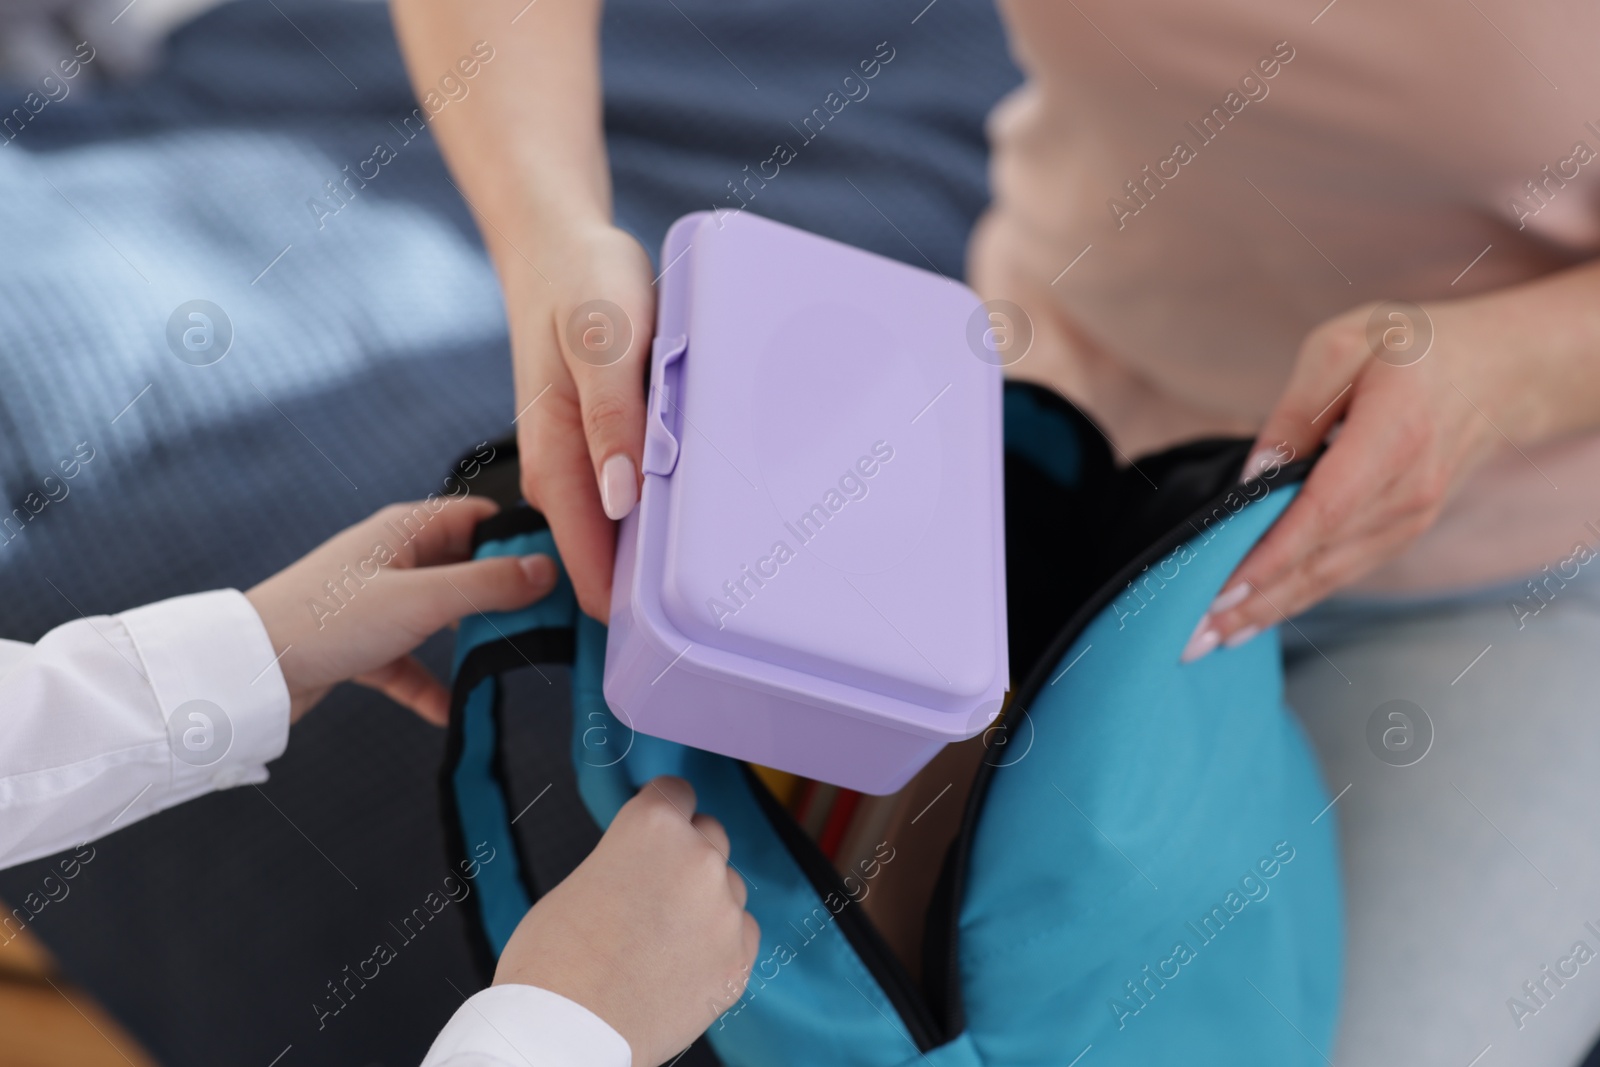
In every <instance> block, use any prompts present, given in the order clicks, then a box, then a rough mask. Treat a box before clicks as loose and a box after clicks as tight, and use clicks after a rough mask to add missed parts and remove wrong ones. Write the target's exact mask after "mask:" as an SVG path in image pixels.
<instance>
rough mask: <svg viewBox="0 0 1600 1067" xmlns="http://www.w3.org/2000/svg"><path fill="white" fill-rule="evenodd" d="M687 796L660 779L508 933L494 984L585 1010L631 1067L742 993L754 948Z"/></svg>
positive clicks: (714, 843) (716, 841) (724, 856)
mask: <svg viewBox="0 0 1600 1067" xmlns="http://www.w3.org/2000/svg"><path fill="white" fill-rule="evenodd" d="M694 803H695V799H694V790H693V789H691V788H690V786H689V783H688V782H685V781H684V780H683V779H681V778H657V779H655V780H654V781H651V782H649V783H647V784H646V785H645V787H644V788H643V789H641V790H640V791H639V793H638V795H637V796H635V797H634V798H633V799H632V800H630V801H628V803H626V804H624V805H623V807H622V810H621V811H619V812H618V813H617V817H616V818H615V819H614V820H612V823H611V828H610V829H608V830H607V831H606V834H605V836H604V837H603V838H601V839H600V844H599V845H598V846H596V848H595V850H594V852H592V853H591V854H590V855H589V858H588V859H586V860H584V861H583V862H582V863H581V864H579V865H578V869H577V870H575V871H573V872H572V874H571V875H569V876H568V877H567V879H566V880H565V881H563V882H562V883H561V884H560V885H558V886H556V887H555V888H554V889H553V890H551V891H550V892H549V893H547V894H546V895H545V897H544V898H543V899H542V900H540V901H539V903H537V904H535V905H534V906H533V908H532V910H530V911H529V912H528V914H527V916H526V917H524V918H523V920H522V923H521V925H520V926H518V927H517V930H516V933H514V934H512V935H511V940H510V942H509V943H507V945H506V948H505V952H504V953H503V954H502V955H501V956H500V966H499V968H498V969H497V970H496V971H495V976H494V983H495V984H496V985H505V984H507V983H519V984H522V985H532V986H538V987H539V988H541V989H548V990H549V991H550V992H552V993H559V994H561V995H562V996H564V997H566V998H567V999H568V1000H571V1001H575V1002H576V1003H578V1004H582V1005H583V1006H584V1007H586V1008H588V1009H589V1010H590V1011H592V1012H594V1013H595V1014H596V1015H598V1016H599V1017H600V1018H601V1019H603V1020H605V1022H606V1023H608V1024H609V1025H610V1026H611V1028H612V1029H613V1030H615V1031H617V1033H619V1034H621V1035H622V1036H623V1038H624V1039H626V1040H627V1042H628V1045H629V1046H630V1047H631V1048H632V1049H633V1063H634V1067H655V1065H656V1064H661V1063H665V1062H666V1061H667V1060H669V1059H671V1058H672V1057H673V1056H676V1055H677V1054H678V1053H679V1052H681V1051H683V1049H684V1048H686V1047H687V1046H688V1045H689V1043H690V1042H692V1041H693V1040H694V1039H695V1038H696V1037H698V1036H700V1034H701V1033H702V1032H704V1031H705V1029H706V1027H708V1026H710V1025H711V1023H712V1022H713V1021H715V1019H716V1017H717V1016H718V1015H720V1014H722V1012H723V1011H724V1010H726V1009H728V1008H731V1007H732V1006H733V1005H734V1003H735V1002H736V1001H737V1000H738V999H739V997H740V995H741V994H742V993H743V992H744V986H745V982H746V980H747V979H748V978H749V974H750V966H751V964H752V963H753V962H754V960H755V957H756V949H757V948H758V947H759V945H760V943H761V931H760V930H759V929H758V928H757V926H756V921H755V919H754V918H752V917H751V916H750V914H749V913H748V912H746V911H745V910H744V902H745V894H746V890H745V884H744V879H743V878H741V877H740V876H739V874H738V872H737V871H735V870H734V869H733V868H732V867H730V866H729V864H728V835H727V832H726V831H724V830H723V828H722V824H721V823H719V822H717V820H715V819H713V818H712V817H711V816H709V815H695V814H694Z"/></svg>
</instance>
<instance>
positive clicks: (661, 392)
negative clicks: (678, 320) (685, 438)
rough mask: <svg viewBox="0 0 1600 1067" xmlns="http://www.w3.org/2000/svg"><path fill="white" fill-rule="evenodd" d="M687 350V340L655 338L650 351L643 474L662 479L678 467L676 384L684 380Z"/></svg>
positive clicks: (680, 337) (677, 388) (682, 338)
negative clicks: (682, 361)
mask: <svg viewBox="0 0 1600 1067" xmlns="http://www.w3.org/2000/svg"><path fill="white" fill-rule="evenodd" d="M688 350H689V338H687V337H684V336H679V337H657V338H656V339H655V344H654V345H653V346H652V347H651V351H650V399H649V403H648V409H647V411H646V413H645V428H644V473H645V474H656V475H660V476H662V477H666V476H667V475H669V474H671V473H672V470H673V468H674V467H676V466H677V465H678V438H677V435H676V434H675V433H674V432H673V428H674V427H676V426H677V425H678V419H677V418H676V415H677V414H678V402H679V399H680V397H679V395H678V393H679V384H680V383H681V382H682V380H683V368H682V367H681V365H680V362H679V361H680V360H682V359H683V354H684V353H685V352H687V351H688Z"/></svg>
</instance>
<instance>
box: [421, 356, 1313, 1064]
mask: <svg viewBox="0 0 1600 1067" xmlns="http://www.w3.org/2000/svg"><path fill="white" fill-rule="evenodd" d="M1005 420H1006V421H1005V445H1006V463H1005V477H1006V501H1007V502H1006V525H1007V544H1006V553H1007V566H1008V582H1007V586H1008V588H1007V596H1008V601H1009V622H1010V634H1011V657H1012V658H1011V677H1012V679H1013V680H1016V679H1023V681H1022V682H1021V684H1020V685H1017V686H1016V687H1015V689H1014V692H1013V694H1012V699H1011V701H1010V703H1009V705H1008V709H1007V711H1006V715H1005V718H1004V720H1003V723H1002V725H1001V727H1000V728H999V729H998V730H996V731H993V732H992V740H993V743H992V745H991V748H990V758H987V759H986V760H985V762H984V763H983V765H982V766H981V768H980V770H979V772H978V775H977V778H976V779H975V781H974V783H973V786H972V792H971V795H970V798H969V801H968V804H967V808H966V811H965V813H964V816H963V820H962V825H961V830H960V832H959V833H958V835H957V837H956V840H955V842H954V844H953V845H952V846H951V849H950V851H949V854H948V855H947V857H946V860H945V864H944V867H943V870H942V872H941V874H940V877H939V882H938V885H937V888H936V890H935V893H934V900H933V904H932V905H931V906H930V908H929V912H928V920H927V927H926V931H925V939H924V952H923V960H924V964H923V971H924V973H923V976H922V981H921V982H920V983H919V982H916V981H913V980H912V978H911V976H910V974H909V972H907V971H906V969H905V968H904V967H903V966H902V965H901V964H900V962H899V961H898V959H897V958H896V957H895V956H894V955H893V954H892V953H891V952H890V951H889V950H888V948H887V946H886V944H885V943H884V941H883V940H882V938H881V937H880V936H879V934H878V932H877V931H876V929H875V928H874V927H873V926H872V924H871V922H870V921H869V920H868V919H867V917H866V916H865V914H864V913H863V911H862V910H861V909H860V908H859V907H857V906H854V904H853V903H852V894H851V893H850V891H849V890H848V889H847V888H846V885H845V883H844V882H843V880H842V879H841V877H840V875H839V874H838V872H837V871H836V870H835V869H834V867H833V865H832V863H831V862H830V861H829V860H828V859H827V858H826V857H824V856H823V854H822V853H821V852H820V851H819V849H818V848H817V846H816V845H815V844H814V843H813V842H812V841H811V839H810V838H809V837H807V836H806V835H805V833H804V832H803V831H802V830H801V829H800V828H799V827H798V825H797V824H796V823H795V821H794V819H793V818H792V817H791V816H790V815H789V813H788V811H787V810H786V809H785V808H784V807H783V806H782V805H780V804H779V803H777V801H776V800H775V799H774V798H773V796H772V794H771V793H770V792H769V791H768V790H767V788H766V787H765V786H764V785H763V784H762V782H761V780H760V779H759V778H758V777H757V776H756V775H755V774H754V773H752V772H751V771H750V770H749V768H747V767H746V766H745V765H743V764H741V763H739V762H737V761H735V760H731V759H728V758H726V757H723V756H718V755H713V754H711V753H708V752H703V751H699V750H695V749H689V748H685V747H683V746H681V745H676V744H672V743H669V742H665V741H660V740H658V739H656V738H651V737H645V736H642V735H638V736H633V735H632V734H631V731H629V730H628V728H627V727H625V726H624V725H623V724H622V723H621V722H619V721H618V720H617V719H616V718H615V717H614V716H613V715H612V714H611V712H610V710H609V709H608V708H607V707H606V704H605V701H604V699H603V698H602V697H601V692H600V680H601V666H602V663H603V662H604V658H605V639H606V634H605V628H604V627H603V626H601V625H600V624H599V623H596V622H594V620H592V619H590V618H588V617H587V616H584V615H582V613H581V612H579V611H578V609H577V606H576V602H575V599H574V597H573V594H572V589H571V586H570V584H569V583H568V582H567V580H566V578H565V576H563V578H562V580H561V583H560V585H559V587H558V588H557V590H556V592H555V593H554V594H553V595H551V596H550V597H549V598H548V599H546V600H545V601H543V602H541V603H539V604H537V605H535V606H533V607H532V608H529V609H527V610H525V611H520V612H513V613H508V614H503V615H495V616H477V617H472V618H468V619H466V620H464V621H463V622H462V624H461V630H460V635H459V639H458V645H457V651H456V657H455V670H454V688H453V702H454V707H453V717H452V722H451V739H450V744H449V754H448V759H447V764H446V766H445V768H444V772H443V784H444V799H445V809H446V824H447V833H448V836H449V838H450V841H451V847H452V849H454V850H455V851H457V852H458V853H460V855H459V856H453V857H452V859H453V860H454V859H460V858H465V857H466V850H465V847H464V843H465V842H469V841H470V842H474V843H476V842H481V841H488V842H489V843H490V844H492V845H493V847H494V848H495V849H496V850H498V851H503V852H506V853H509V854H511V855H513V856H517V857H518V858H519V862H518V863H515V864H503V863H502V864H492V865H485V866H484V867H483V869H482V873H481V874H480V876H479V878H478V888H479V892H478V893H477V894H476V895H475V897H474V899H475V901H476V902H477V908H476V911H475V912H474V913H473V916H472V918H473V920H474V921H475V923H476V927H477V929H476V930H475V931H474V937H475V939H476V941H477V943H478V947H479V949H480V954H481V955H482V957H483V959H484V962H485V964H486V965H492V961H493V958H494V957H495V956H496V955H497V954H498V952H499V950H500V948H501V947H502V946H504V944H505V943H506V940H507V939H508V938H509V937H510V935H511V932H512V930H513V929H515V927H516V925H517V923H518V922H519V921H520V920H521V918H522V916H523V914H524V912H526V911H527V909H528V908H529V907H530V906H531V904H532V903H533V901H534V900H535V899H536V894H535V891H534V888H533V880H532V878H531V877H529V874H528V869H527V864H526V863H525V862H522V860H523V859H524V857H522V856H521V853H520V851H519V846H518V844H517V839H516V836H515V834H514V832H513V830H512V826H511V823H512V820H513V818H514V815H513V812H514V811H517V810H518V809H519V808H520V807H521V805H520V803H519V804H517V805H516V806H514V805H513V801H512V798H511V797H509V796H508V792H507V788H506V781H507V779H508V775H506V774H504V773H502V772H503V771H504V768H503V767H502V766H501V753H500V741H499V739H500V737H501V733H502V729H503V725H504V724H505V722H507V721H508V720H507V717H508V716H515V715H516V714H517V709H516V708H515V707H504V706H501V704H502V702H501V700H500V687H499V684H498V680H499V678H500V677H501V676H502V675H504V674H507V673H509V672H512V671H518V670H530V669H534V666H535V665H549V664H562V665H570V668H571V688H572V705H573V709H572V713H573V738H572V758H573V765H574V768H575V770H576V772H577V782H578V790H579V793H580V794H581V796H582V799H583V802H584V803H585V805H586V806H587V807H588V809H589V811H590V813H591V814H593V816H594V818H595V820H596V821H597V822H598V823H599V824H600V825H601V826H602V827H603V826H605V825H606V824H607V823H609V821H610V820H611V818H612V817H613V816H614V815H615V814H616V812H617V809H618V808H619V807H621V805H622V804H623V803H624V802H625V801H626V800H627V799H628V798H629V797H630V796H631V795H632V794H633V793H634V791H635V790H636V789H637V788H638V787H639V786H640V785H642V784H643V783H644V782H646V781H648V780H649V779H651V778H653V777H655V776H656V775H660V774H677V775H682V776H683V777H685V778H687V779H688V780H689V781H690V782H691V783H692V784H693V785H694V788H695V791H696V793H697V794H698V797H699V801H700V806H701V809H702V810H704V811H707V812H709V813H711V814H712V815H714V816H716V817H717V818H718V819H719V820H721V821H722V824H723V825H724V826H725V827H726V828H727V830H728V835H729V838H730V840H731V842H732V858H733V861H734V862H735V863H736V864H737V865H738V868H739V870H740V871H741V872H742V873H743V874H744V875H745V876H746V878H747V880H748V882H749V884H750V887H751V888H750V893H749V903H748V907H749V910H750V911H751V913H752V914H753V915H754V916H755V918H756V919H757V921H758V922H759V923H760V924H761V931H762V944H761V949H760V951H759V953H758V954H757V957H756V960H757V962H756V966H755V968H754V970H753V973H752V977H751V980H750V984H749V987H748V989H747V990H746V991H745V993H744V996H743V997H742V998H741V999H740V1000H739V1001H738V1002H737V1003H736V1004H735V1005H733V1007H732V1008H731V1009H730V1010H729V1011H728V1012H727V1013H726V1014H725V1015H723V1016H722V1017H721V1019H719V1020H718V1021H716V1022H714V1023H712V1024H711V1030H710V1032H709V1035H708V1036H709V1039H710V1041H711V1044H712V1046H713V1047H714V1048H715V1050H716V1052H717V1054H718V1055H719V1057H720V1058H721V1059H722V1060H723V1061H724V1062H725V1063H727V1064H730V1065H737V1067H789V1065H798V1064H829V1065H849V1067H856V1065H859V1067H895V1065H902V1064H904V1065H910V1064H922V1065H927V1067H967V1065H970V1067H978V1065H986V1067H988V1065H1011V1064H1053V1065H1058V1067H1068V1065H1074V1064H1081V1067H1109V1065H1128V1067H1153V1065H1162V1064H1185V1065H1192V1064H1210V1063H1217V1064H1224V1063H1225V1064H1229V1065H1239V1067H1245V1065H1255V1064H1260V1065H1263V1067H1265V1065H1271V1067H1292V1065H1298V1064H1306V1065H1311V1064H1321V1063H1324V1062H1326V1061H1327V1058H1328V1055H1329V1054H1331V1051H1332V1047H1331V1046H1332V1040H1333V1034H1334V1024H1335V1021H1336V1017H1337V1011H1338V997H1339V988H1340V980H1341V965H1342V920H1341V913H1340V895H1339V871H1338V865H1337V845H1336V834H1335V826H1334V819H1335V815H1334V812H1333V811H1332V810H1330V809H1329V806H1328V805H1329V798H1328V796H1327V793H1326V790H1325V789H1324V787H1323V783H1322V780H1321V777H1320V774H1319V771H1318V768H1317V764H1316V761H1315V758H1314V756H1313V754H1312V752H1311V749H1310V747H1309V745H1308V744H1307V741H1306V738H1305V736H1304V734H1303V733H1302V732H1301V730H1300V728H1299V725H1298V723H1297V721H1296V720H1295V718H1294V716H1293V714H1292V713H1291V711H1290V710H1289V709H1288V708H1287V707H1286V706H1285V704H1284V697H1283V674H1282V666H1281V657H1280V653H1279V647H1278V642H1277V640H1276V636H1275V633H1274V634H1269V635H1267V636H1265V637H1262V638H1258V639H1256V640H1255V641H1252V642H1250V643H1248V644H1246V645H1244V646H1242V647H1240V648H1237V649H1224V650H1220V651H1218V652H1216V653H1213V654H1212V655H1210V656H1208V657H1206V658H1205V659H1203V660H1201V661H1199V662H1197V663H1193V664H1187V665H1180V664H1179V662H1178V657H1179V653H1180V651H1181V649H1182V648H1183V646H1184V643H1185V641H1186V640H1187V639H1188V637H1189V634H1190V632H1191V631H1192V630H1193V628H1194V626H1195V623H1196V621H1197V620H1198V619H1199V618H1200V615H1201V613H1202V612H1203V611H1204V610H1205V608H1206V606H1207V605H1208V604H1209V602H1210V601H1211V599H1212V598H1213V597H1214V596H1215V595H1216V594H1217V592H1218V591H1219V589H1220V588H1221V586H1222V583H1223V582H1224V581H1225V580H1226V579H1227V577H1228V576H1229V574H1230V573H1231V572H1232V571H1233V569H1234V567H1235V566H1236V565H1237V564H1238V562H1239V561H1240V560H1241V559H1242V558H1243V557H1244V556H1245V554H1246V553H1247V552H1248V550H1249V549H1250V547H1251V546H1252V545H1254V544H1255V543H1256V541H1257V540H1258V539H1259V538H1260V537H1261V535H1262V534H1263V533H1264V532H1265V531H1266V530H1267V528H1268V527H1269V526H1271V524H1272V522H1273V520H1274V519H1276V518H1277V516H1278V515H1279V514H1280V513H1281V512H1282V511H1283V509H1284V508H1285V507H1286V506H1287V505H1288V504H1289V502H1290V500H1292V499H1293V497H1294V495H1295V492H1296V491H1297V488H1298V485H1299V483H1300V481H1301V480H1302V479H1303V477H1304V475H1305V473H1306V470H1307V469H1308V468H1309V463H1305V462H1301V463H1296V464H1292V465H1290V466H1287V467H1285V468H1283V469H1282V470H1281V471H1278V472H1276V473H1275V474H1274V475H1273V476H1271V477H1269V478H1266V479H1263V480H1259V481H1254V482H1251V483H1249V484H1248V485H1245V486H1239V485H1237V484H1236V481H1235V480H1236V477H1237V474H1238V471H1239V470H1240V468H1241V466H1242V465H1243V462H1244V458H1245V452H1246V449H1247V447H1248V442H1245V441H1202V442H1196V443H1192V444H1188V445H1184V446H1182V447H1180V448H1177V449H1174V450H1172V451H1169V452H1166V453H1164V454H1162V455H1159V456H1155V457H1151V458H1148V459H1144V460H1141V461H1140V463H1139V464H1138V466H1137V467H1136V468H1122V469H1119V468H1117V467H1116V466H1115V465H1114V464H1113V462H1112V460H1111V456H1110V453H1109V450H1108V448H1107V446H1106V443H1105V440H1104V438H1103V437H1102V435H1101V434H1100V432H1099V431H1098V430H1097V429H1096V428H1095V427H1094V426H1093V424H1092V423H1090V422H1089V420H1088V419H1087V418H1085V417H1084V416H1083V415H1082V414H1081V413H1080V412H1078V411H1077V410H1076V409H1075V408H1073V407H1072V406H1071V405H1069V404H1067V403H1066V402H1065V401H1063V400H1062V399H1060V398H1059V397H1058V396H1056V395H1055V394H1053V393H1049V392H1047V391H1045V390H1042V389H1039V388H1037V387H1034V386H1031V385H1025V384H1019V383H1012V384H1009V385H1008V386H1007V387H1006V395H1005ZM502 456H503V458H502V462H503V461H504V460H505V459H509V458H511V457H510V456H506V455H505V453H504V450H503V452H502ZM511 466H512V468H513V470H514V463H512V464H511ZM513 477H514V475H513ZM530 551H544V552H549V553H551V554H552V555H554V553H555V548H554V543H553V541H552V540H551V537H550V534H549V532H548V530H547V528H546V527H545V524H544V521H543V518H542V517H541V516H539V515H538V513H537V512H534V511H532V510H531V509H528V508H526V507H522V508H520V509H517V510H512V511H507V512H503V513H502V514H500V515H498V516H495V517H494V518H493V519H491V520H489V521H488V522H487V523H485V524H484V526H483V527H482V528H480V530H479V536H478V544H477V548H476V553H477V555H478V556H492V555H503V554H512V553H518V554H520V553H526V552H530ZM518 800H519V801H522V800H523V798H518ZM708 1018H709V1013H708Z"/></svg>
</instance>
